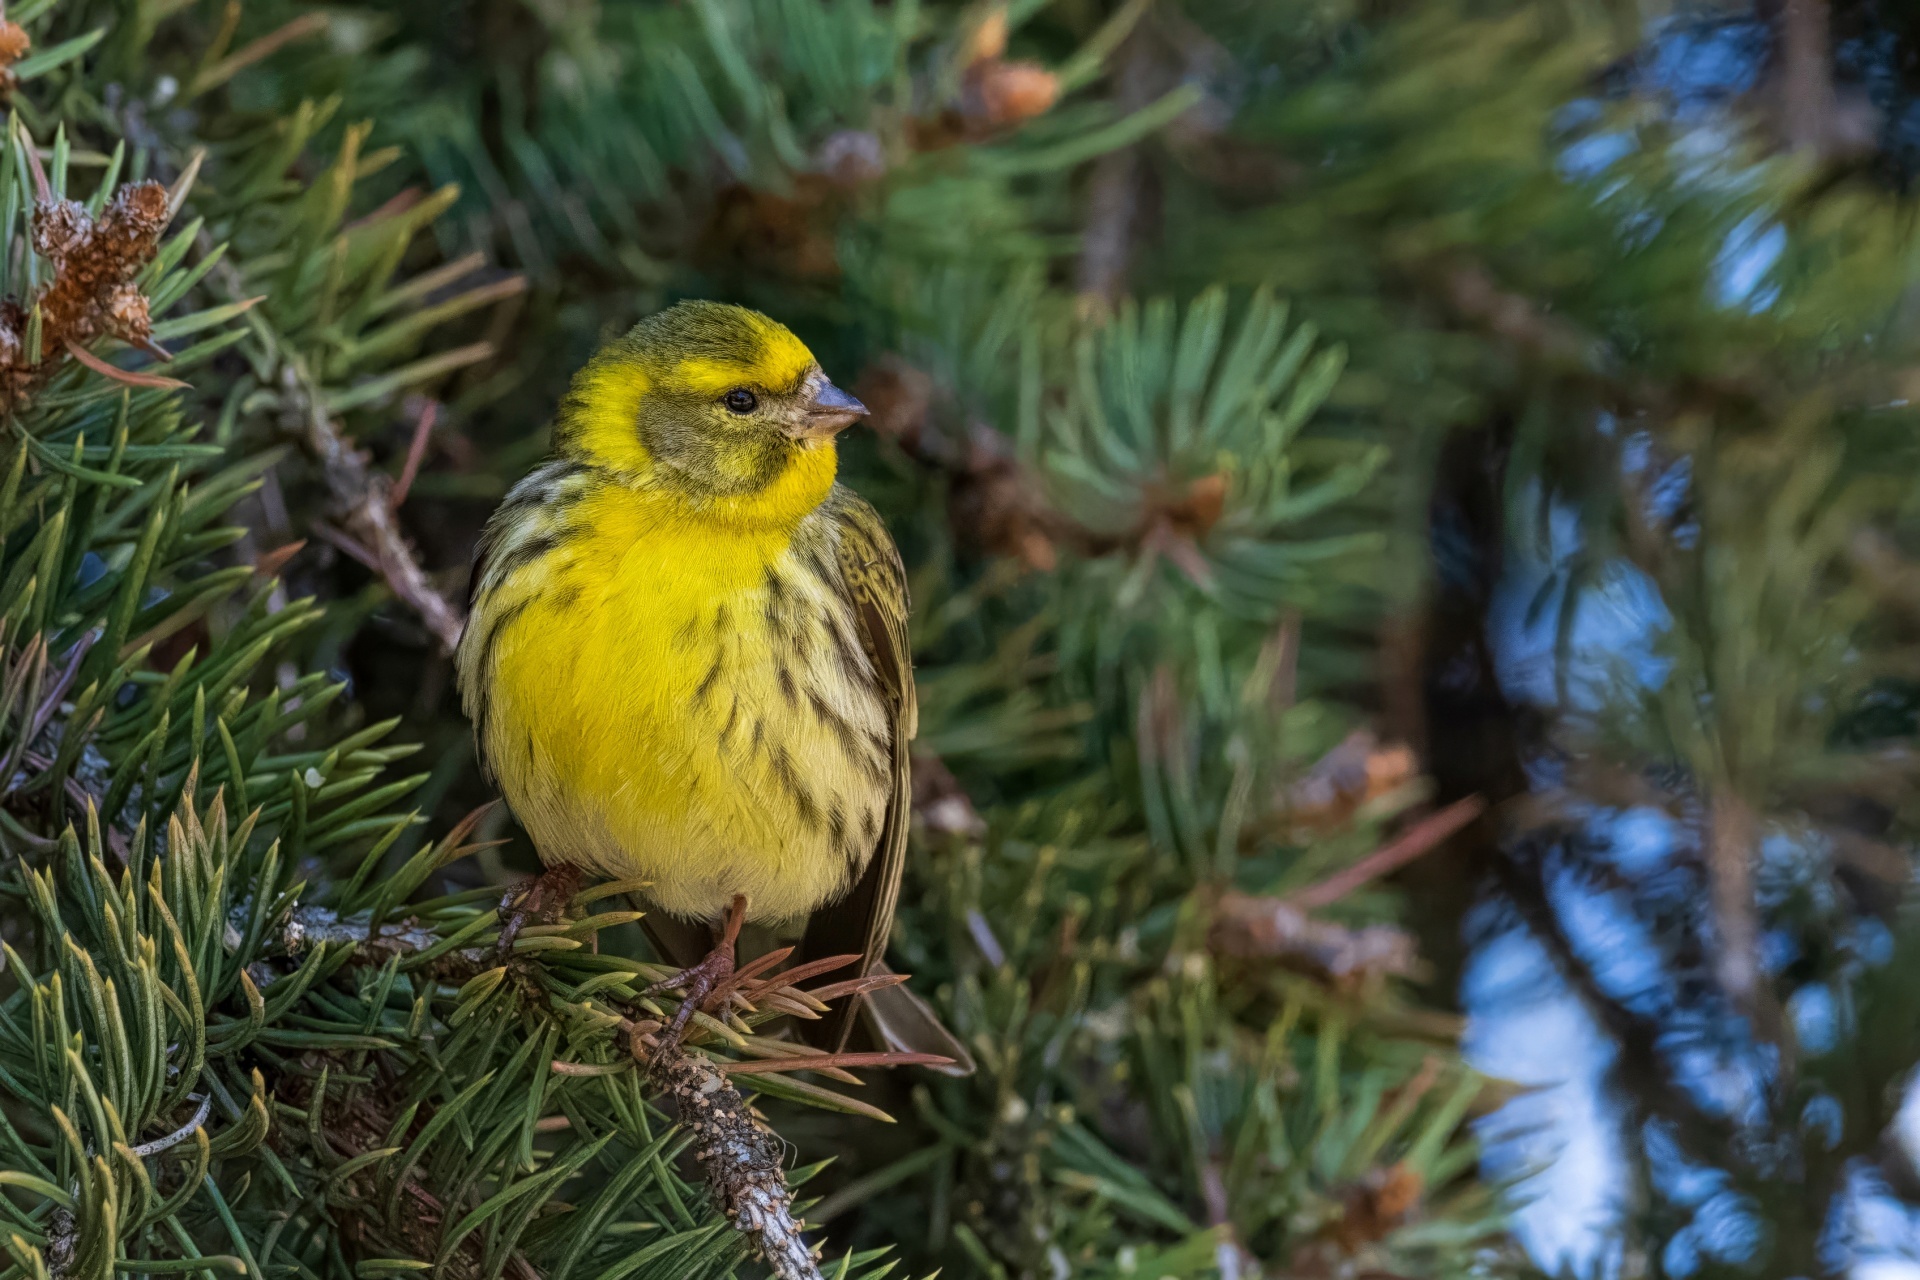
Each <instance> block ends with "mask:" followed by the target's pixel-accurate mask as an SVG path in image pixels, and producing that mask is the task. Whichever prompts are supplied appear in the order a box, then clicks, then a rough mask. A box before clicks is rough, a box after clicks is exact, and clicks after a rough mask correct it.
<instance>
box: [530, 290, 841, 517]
mask: <svg viewBox="0 0 1920 1280" xmlns="http://www.w3.org/2000/svg"><path fill="white" fill-rule="evenodd" d="M866 412H867V410H866V406H865V405H862V404H861V403H860V402H859V401H858V400H855V399H854V398H853V397H852V396H850V395H848V394H847V393H846V392H844V391H842V390H840V388H838V387H836V386H834V385H833V383H831V382H829V381H828V380H827V375H826V374H825V373H824V372H822V371H821V369H820V362H819V361H817V360H815V359H814V358H813V353H812V352H811V351H808V350H807V348H806V344H804V343H802V342H801V341H800V339H798V338H796V337H794V336H793V334H792V333H791V332H790V331H789V330H788V329H787V328H786V326H785V325H782V324H779V323H778V322H776V321H773V320H770V319H768V318H767V317H766V316H763V315H761V314H760V313H759V312H758V311H749V310H748V309H747V308H745V307H735V306H728V305H726V304H724V303H718V302H682V303H680V304H678V305H677V306H674V307H670V308H668V309H667V310H665V311H661V312H658V313H656V314H654V315H651V316H649V317H647V318H646V319H645V320H642V321H641V322H640V323H639V324H637V325H635V326H634V327H633V329H632V330H631V331H630V332H629V333H627V335H626V336H625V337H622V338H619V339H616V340H615V341H613V342H610V343H608V344H607V345H606V346H605V347H603V348H601V350H600V351H599V352H598V353H597V354H595V356H594V357H593V359H592V360H591V361H590V362H589V363H588V364H587V366H586V367H585V368H583V369H582V370H581V371H580V372H579V373H578V374H576V375H575V377H574V380H573V386H572V387H571V388H570V389H569V391H568V392H567V396H566V399H565V400H564V401H562V402H561V406H560V413H559V416H558V418H557V419H556V421H555V424H554V448H555V451H556V452H557V453H559V454H560V455H561V456H562V457H566V458H570V459H573V460H574V461H577V462H583V463H586V464H587V465H589V466H594V467H599V468H602V469H605V470H607V471H611V472H615V473H618V474H621V475H624V476H630V477H634V478H636V479H638V478H645V479H647V480H648V481H649V482H651V483H653V484H656V485H660V486H664V487H667V488H671V489H674V490H676V491H679V492H681V493H684V494H685V495H687V496H688V497H689V498H693V499H698V500H709V499H719V500H726V499H736V500H750V499H752V498H753V497H754V495H757V494H763V493H767V492H768V491H770V490H773V489H775V488H782V489H784V488H791V487H794V486H795V485H796V482H797V481H800V480H804V481H805V482H806V483H805V484H804V485H803V486H802V487H804V488H807V489H811V488H815V487H817V488H818V489H819V493H818V495H817V496H815V497H814V499H813V501H814V502H818V501H819V499H820V498H822V497H825V496H826V489H827V487H830V486H831V485H832V482H833V472H834V466H835V463H834V446H833V438H834V436H836V435H837V434H839V432H840V431H841V430H842V429H843V428H845V427H847V426H848V425H850V424H851V423H853V422H854V421H855V420H857V419H859V418H861V417H863V416H865V414H866ZM802 473H804V474H802ZM816 480H817V481H821V483H819V484H815V483H814V481H816ZM796 496H798V495H796ZM809 505H811V504H809Z"/></svg>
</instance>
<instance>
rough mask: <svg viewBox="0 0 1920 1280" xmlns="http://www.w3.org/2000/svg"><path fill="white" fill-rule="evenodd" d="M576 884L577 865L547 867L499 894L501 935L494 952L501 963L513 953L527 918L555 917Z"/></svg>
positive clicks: (578, 883)
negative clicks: (514, 945) (528, 879)
mask: <svg viewBox="0 0 1920 1280" xmlns="http://www.w3.org/2000/svg"><path fill="white" fill-rule="evenodd" d="M579 887H580V872H579V871H578V870H577V869H576V868H573V867H568V866H560V867H549V868H547V869H546V870H545V871H542V872H541V873H540V874H539V875H537V876H535V877H534V878H533V879H532V880H530V881H528V882H526V883H525V884H523V885H520V886H518V887H516V888H513V889H509V890H508V891H507V892H506V893H505V894H503V895H501V898H500V938H499V941H497V942H495V943H494V952H495V954H496V955H497V956H498V957H499V959H500V961H501V963H503V964H504V963H505V962H506V961H507V960H508V959H510V958H511V957H512V955H513V944H514V941H515V940H516V939H518V938H519V936H520V931H521V930H522V929H524V928H526V926H527V922H528V921H529V920H539V921H542V922H544V921H546V920H547V919H548V918H549V917H557V916H558V915H559V914H560V912H561V911H563V910H565V909H566V905H567V900H568V899H569V898H571V897H573V895H574V893H575V891H576V890H578V889H579Z"/></svg>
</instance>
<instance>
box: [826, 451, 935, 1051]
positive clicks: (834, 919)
mask: <svg viewBox="0 0 1920 1280" xmlns="http://www.w3.org/2000/svg"><path fill="white" fill-rule="evenodd" d="M826 509H827V512H828V514H829V515H831V516H832V517H833V519H834V522H835V524H836V526H837V531H838V534H839V544H840V545H839V556H838V565H837V567H838V569H839V571H840V575H841V585H842V587H843V589H844V590H845V591H846V593H847V599H848V601H849V602H850V603H851V604H852V606H853V613H854V617H855V619H856V621H857V622H858V623H859V626H860V633H861V635H860V639H861V645H862V647H863V648H864V649H865V651H866V655H867V660H868V661H869V662H870V663H871V664H872V667H873V673H874V677H875V679H877V680H878V681H879V683H880V686H881V689H882V691H883V692H884V694H885V695H886V700H887V706H888V711H889V719H890V720H891V727H892V730H893V743H892V792H891V794H890V795H889V797H888V800H887V816H886V821H885V822H884V823H883V824H882V826H881V831H880V839H879V844H878V847H877V848H875V849H874V851H873V855H872V857H871V858H870V859H869V861H868V863H867V868H866V871H865V872H864V873H863V874H862V875H861V877H860V879H859V881H858V882H856V883H855V884H854V886H853V889H852V891H851V892H849V893H848V894H847V896H846V897H844V898H842V899H841V900H840V901H839V902H836V903H833V904H831V905H829V906H826V907H823V908H821V909H820V910H819V911H817V912H815V913H814V915H813V918H812V919H811V920H810V921H808V923H807V934H806V939H805V942H804V943H803V944H802V947H801V951H802V955H803V958H807V959H818V958H820V957H823V956H830V955H847V954H854V955H858V956H859V957H860V963H859V966H858V969H857V973H856V974H849V975H846V976H848V977H852V976H861V977H864V976H865V975H866V974H868V973H870V972H872V970H873V967H874V966H875V965H876V964H878V963H879V962H880V960H881V957H883V956H884V955H885V954H886V950H887V935H888V934H889V933H891V932H892V930H893V911H894V905H895V903H896V902H897V901H898V900H899V897H900V873H901V871H902V869H903V868H904V867H905V865H906V854H907V826H908V823H909V822H910V821H911V819H912V810H913V798H912V779H911V769H910V765H909V761H908V755H907V744H908V743H909V742H910V741H911V740H912V738H913V734H914V730H915V727H916V719H917V708H916V706H915V703H914V695H913V655H912V651H911V649H910V648H909V647H908V643H907V574H906V570H905V568H904V567H903V566H902V565H901V563H900V552H899V551H898V550H897V549H896V548H895V547H894V545H893V538H892V536H891V535H889V534H888V533H887V528H886V525H884V524H883V523H881V520H880V517H879V515H878V514H877V513H876V512H875V511H874V509H873V508H872V507H870V506H868V505H867V504H866V502H865V501H864V500H862V499H861V498H859V497H858V496H856V495H855V494H853V493H852V492H850V491H848V490H845V489H839V488H836V489H835V490H834V492H833V495H832V496H831V497H829V498H828V499H827V504H826ZM869 998H870V997H869ZM859 1004H860V999H859V998H857V997H856V998H853V999H849V1000H844V1001H841V1002H840V1004H839V1005H838V1006H836V1007H835V1008H834V1010H833V1011H832V1012H831V1013H829V1014H828V1015H827V1016H826V1017H824V1018H822V1019H821V1020H820V1021H819V1022H817V1023H809V1024H806V1027H805V1031H806V1033H807V1038H808V1039H809V1040H810V1041H812V1042H813V1043H814V1044H817V1045H819V1046H821V1047H822V1048H825V1049H828V1050H829V1051H832V1052H839V1051H840V1050H841V1049H844V1048H845V1047H846V1044H847V1040H848V1038H849V1037H850V1036H851V1035H852V1033H853V1026H854V1015H855V1014H856V1013H857V1012H858V1005H859Z"/></svg>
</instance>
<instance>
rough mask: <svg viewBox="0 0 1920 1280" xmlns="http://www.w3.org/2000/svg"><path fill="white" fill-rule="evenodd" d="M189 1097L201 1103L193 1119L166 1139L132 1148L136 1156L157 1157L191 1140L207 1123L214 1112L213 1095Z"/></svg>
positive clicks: (191, 1095) (156, 1139)
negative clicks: (208, 1116) (209, 1115)
mask: <svg viewBox="0 0 1920 1280" xmlns="http://www.w3.org/2000/svg"><path fill="white" fill-rule="evenodd" d="M187 1096H188V1097H189V1098H197V1099H198V1100H199V1102H200V1108H199V1110H197V1111H195V1112H194V1113H193V1119H191V1120H189V1121H187V1122H186V1123H185V1124H183V1125H181V1126H180V1127H179V1128H178V1129H175V1130H174V1131H173V1132H172V1133H170V1134H168V1135H167V1136H166V1137H164V1138H155V1139H154V1140H153V1141H152V1142H143V1143H141V1144H140V1145H139V1146H137V1147H134V1148H132V1151H133V1154H134V1155H136V1156H139V1157H140V1158H141V1159H145V1158H146V1157H148V1156H157V1155H159V1154H160V1153H161V1152H162V1151H166V1150H168V1149H170V1148H172V1147H177V1146H179V1145H180V1144H181V1143H183V1142H185V1141H186V1140H187V1139H188V1138H191V1137H192V1136H193V1132H194V1130H196V1129H198V1128H199V1127H200V1126H201V1125H203V1124H205V1123H206V1122H207V1114H208V1113H209V1112H210V1111H212V1110H213V1095H212V1094H210V1093H199V1094H193V1093H190V1094H188V1095H187Z"/></svg>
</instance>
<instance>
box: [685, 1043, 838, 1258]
mask: <svg viewBox="0 0 1920 1280" xmlns="http://www.w3.org/2000/svg"><path fill="white" fill-rule="evenodd" d="M648 1076H649V1078H650V1079H651V1080H652V1081H653V1083H654V1084H655V1085H656V1086H657V1087H658V1088H660V1089H662V1090H664V1091H665V1092H666V1093H668V1094H671V1095H672V1097H673V1100H674V1103H675V1104H676V1106H677V1107H678V1108H679V1112H680V1123H681V1124H683V1125H685V1126H686V1129H687V1132H688V1133H689V1134H691V1135H692V1136H693V1153H694V1158H695V1159H697V1160H699V1161H700V1163H701V1164H702V1165H703V1166H704V1167H705V1169H706V1171H707V1190H708V1192H709V1193H710V1194H711V1195H712V1197H713V1202H714V1204H716V1205H718V1206H719V1207H720V1209H721V1211H722V1212H724V1213H725V1214H726V1215H727V1217H728V1218H729V1219H730V1220H731V1221H732V1222H733V1225H734V1226H735V1227H736V1228H737V1229H739V1230H740V1231H741V1232H743V1233H744V1234H745V1235H746V1236H747V1237H748V1238H749V1239H750V1240H752V1242H753V1246H754V1248H755V1249H757V1250H758V1251H759V1252H760V1254H761V1255H762V1256H763V1257H764V1258H765V1259H766V1261H767V1265H768V1266H769V1267H771V1268H772V1269H773V1274H774V1275H775V1276H777V1277H778V1278H779V1280H821V1276H820V1267H819V1264H818V1263H817V1262H815V1261H814V1257H813V1251H812V1250H811V1249H809V1248H808V1247H807V1245H806V1241H805V1240H803V1239H802V1238H801V1235H800V1231H801V1223H800V1221H799V1220H798V1219H796V1218H795V1217H794V1216H793V1192H792V1190H791V1189H789V1188H788V1186H787V1177H786V1174H785V1173H784V1172H783V1171H782V1169H781V1159H782V1155H783V1152H782V1148H781V1143H780V1140H779V1139H778V1138H776V1137H775V1136H774V1135H773V1134H772V1133H771V1132H769V1131H768V1130H767V1129H766V1128H765V1127H764V1126H763V1125H761V1124H760V1122H759V1121H757V1120H755V1119H754V1118H753V1112H752V1110H751V1109H750V1108H749V1107H748V1106H747V1102H746V1099H744V1098H742V1097H741V1096H740V1091H739V1090H738V1089H735V1088H734V1087H733V1086H732V1085H731V1084H729V1083H728V1082H727V1077H726V1075H725V1074H724V1073H723V1072H722V1071H721V1070H720V1068H719V1067H718V1066H716V1065H714V1063H713V1062H711V1061H709V1060H708V1059H706V1058H703V1057H701V1056H699V1055H698V1054H690V1053H687V1052H685V1051H684V1050H682V1049H681V1048H680V1046H679V1045H677V1044H670V1045H666V1046H663V1047H660V1048H658V1049H656V1050H655V1051H654V1053H653V1056H652V1058H651V1059H650V1062H649V1067H648Z"/></svg>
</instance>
